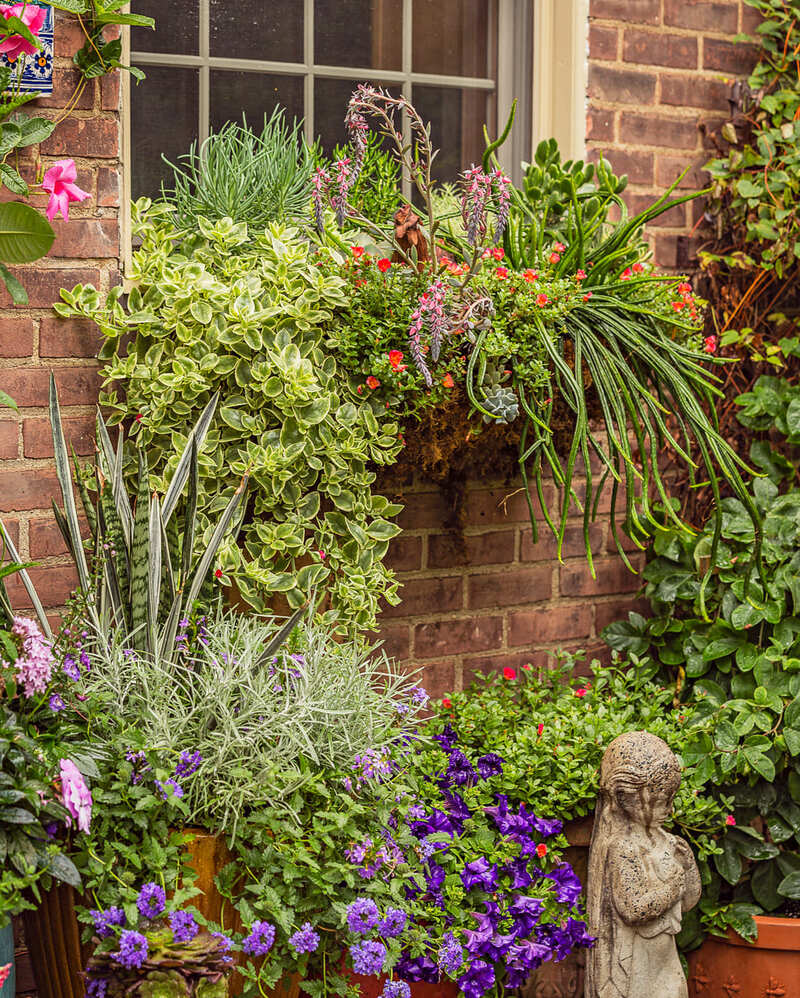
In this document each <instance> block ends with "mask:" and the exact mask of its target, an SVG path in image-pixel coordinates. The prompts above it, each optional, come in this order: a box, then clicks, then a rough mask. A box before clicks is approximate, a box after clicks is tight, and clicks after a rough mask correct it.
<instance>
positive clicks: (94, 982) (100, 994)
mask: <svg viewBox="0 0 800 998" xmlns="http://www.w3.org/2000/svg"><path fill="white" fill-rule="evenodd" d="M107 993H108V978H107V977H93V978H92V979H91V980H90V981H87V982H86V998H106V995H107Z"/></svg>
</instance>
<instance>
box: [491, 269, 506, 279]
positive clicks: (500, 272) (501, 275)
mask: <svg viewBox="0 0 800 998" xmlns="http://www.w3.org/2000/svg"><path fill="white" fill-rule="evenodd" d="M494 273H495V277H497V279H498V280H500V281H504V280H505V279H506V278H507V277H508V267H497V268H495V272H494Z"/></svg>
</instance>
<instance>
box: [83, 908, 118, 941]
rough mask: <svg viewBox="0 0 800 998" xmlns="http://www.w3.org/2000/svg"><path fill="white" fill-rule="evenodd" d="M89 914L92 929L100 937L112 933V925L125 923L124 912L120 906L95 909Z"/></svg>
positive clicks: (104, 937)
mask: <svg viewBox="0 0 800 998" xmlns="http://www.w3.org/2000/svg"><path fill="white" fill-rule="evenodd" d="M89 914H90V915H91V916H92V921H93V922H94V931H95V932H96V933H97V935H98V936H99V937H100V938H101V939H107V938H108V937H109V936H111V935H113V934H114V930H113V928H112V926H114V925H124V924H125V912H124V911H123V910H122V908H106V910H105V911H98V910H97V909H95V910H93V911H90V912H89Z"/></svg>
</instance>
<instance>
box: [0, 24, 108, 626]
mask: <svg viewBox="0 0 800 998" xmlns="http://www.w3.org/2000/svg"><path fill="white" fill-rule="evenodd" d="M81 45H82V35H81V32H80V30H79V28H78V25H77V22H75V21H74V20H73V19H71V18H67V17H65V16H61V15H59V14H57V20H56V37H55V56H56V58H55V66H54V73H53V75H54V92H53V96H52V97H43V98H39V99H38V100H36V101H33V102H31V103H30V104H28V105H27V108H26V110H27V111H29V112H31V113H37V114H41V115H43V116H46V117H49V118H53V119H58V118H59V117H60V115H61V113H62V111H63V109H64V108H65V107H66V106H67V104H68V103H69V101H70V99H71V98H72V96H73V94H74V92H75V87H76V84H77V82H78V72H77V70H76V69H75V68H74V66H73V65H72V55H73V54H74V53H75V52H76V51H77V50H78V49H79V48H80V47H81ZM119 140H120V121H119V78H118V76H111V77H106V78H104V79H103V80H102V81H94V82H92V83H90V84H88V85H87V86H86V88H85V90H84V91H83V93H82V95H81V97H80V99H79V100H78V102H77V104H76V109H75V111H74V113H73V115H72V116H71V117H70V118H68V119H66V120H65V121H63V122H61V124H59V125H58V127H57V128H56V130H55V131H54V132H53V134H52V135H51V136H50V138H49V139H47V141H46V142H43V143H42V145H41V146H40V147H39V148H38V149H36V148H35V147H34V149H33V150H31V152H32V156H31V157H29V158H28V161H27V162H26V163H25V164H24V171H23V172H25V173H26V175H27V178H28V179H29V180H33V178H34V174H35V167H36V164H37V163H39V164H41V167H42V168H43V169H45V170H46V169H47V168H48V167H49V166H50V165H51V164H52V163H53V162H54V161H55V160H57V159H60V158H64V157H71V158H73V159H74V160H75V162H76V165H77V167H78V186H80V187H82V188H83V189H84V190H86V191H89V192H90V194H91V198H90V199H88V200H86V201H84V202H83V203H81V204H74V205H72V206H71V211H70V218H69V221H68V222H65V221H63V220H61V217H60V216H59V218H58V219H57V220H56V221H55V222H54V228H55V230H56V241H55V244H54V246H53V249H52V251H51V253H50V255H49V256H48V257H46V258H45V259H44V260H41V261H38V262H37V263H36V264H33V265H31V266H27V267H19V268H17V269H16V271H15V272H16V274H17V276H18V277H19V279H20V280H21V281H22V283H23V284H24V285H25V288H26V289H27V291H28V296H29V298H30V306H29V307H27V308H13V307H12V306H11V305H10V302H9V299H8V296H7V295H6V293H5V291H3V292H2V293H0V388H2V389H3V390H4V391H6V392H8V394H9V395H11V396H12V398H14V399H15V400H16V402H17V404H18V405H19V414H18V415H17V414H15V413H12V412H10V411H9V410H8V409H3V410H0V515H2V517H3V520H4V522H5V523H6V525H7V526H8V527H9V528H10V530H11V532H12V534H13V536H14V540H15V543H17V546H18V548H19V551H20V554H21V555H22V557H23V559H24V560H28V559H30V560H34V561H36V562H38V563H39V565H40V567H38V568H35V569H33V570H32V572H31V574H32V576H33V578H34V582H36V583H37V584H38V588H40V590H41V591H42V593H43V595H44V596H45V597H46V603H47V605H48V606H59V605H61V604H62V603H63V602H64V600H65V598H66V596H67V595H68V594H69V591H70V589H71V588H72V585H73V582H74V579H73V576H72V572H71V571H70V569H69V568H68V567H66V566H64V564H63V558H62V557H61V556H62V555H63V554H64V547H63V545H62V544H61V541H60V536H59V534H58V531H57V529H56V528H55V525H54V523H53V519H52V515H51V513H50V512H48V510H49V506H50V498H51V496H54V495H56V494H57V492H58V488H57V485H56V482H55V474H54V471H53V463H52V460H51V458H52V454H53V446H52V440H51V437H50V428H49V421H48V417H47V398H48V379H49V374H50V371H51V370H52V371H54V372H55V375H56V382H57V384H58V387H59V392H60V397H61V405H62V407H63V417H64V423H65V427H66V431H67V436H68V438H69V442H71V443H72V445H73V446H74V447H75V450H76V452H77V453H78V454H80V455H88V454H91V453H92V451H93V449H94V444H93V441H92V435H93V431H92V427H93V423H94V404H95V400H96V397H97V389H98V379H97V375H96V364H95V362H94V360H93V359H92V358H93V357H94V355H95V353H96V350H97V345H98V336H97V333H96V332H95V331H94V330H93V329H92V328H89V327H88V326H86V325H81V323H76V322H69V323H68V322H63V321H61V320H60V319H57V318H56V317H55V316H54V314H53V312H52V309H51V306H52V304H53V302H54V301H57V300H58V297H59V290H60V289H61V288H62V287H64V288H70V287H72V286H73V285H74V284H76V283H79V282H80V283H92V284H94V285H95V286H96V287H98V288H100V289H101V290H102V291H107V290H108V289H109V288H110V287H111V286H112V285H113V284H114V283H116V282H117V281H118V280H119V243H120V237H119V188H120V183H119V176H120V170H119V166H120V164H119V150H120V141H119ZM6 193H7V192H6ZM32 200H33V203H34V204H36V205H37V206H39V207H44V205H45V204H46V196H45V195H37V196H34V197H33V199H32ZM59 562H61V564H59ZM9 590H10V591H11V595H12V597H13V599H14V602H15V604H16V605H17V606H25V605H26V603H27V599H26V596H25V594H24V591H23V590H22V588H21V586H19V584H18V583H15V582H14V581H13V580H12V581H11V582H10V583H9Z"/></svg>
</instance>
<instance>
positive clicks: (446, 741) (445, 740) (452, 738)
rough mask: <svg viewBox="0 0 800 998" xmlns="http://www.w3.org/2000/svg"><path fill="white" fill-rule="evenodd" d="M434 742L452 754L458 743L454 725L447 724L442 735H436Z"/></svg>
mask: <svg viewBox="0 0 800 998" xmlns="http://www.w3.org/2000/svg"><path fill="white" fill-rule="evenodd" d="M433 740H434V741H435V742H438V743H439V744H440V745H441V746H442V748H443V749H444V751H445V752H450V751H452V749H453V746H454V745H455V743H456V742H457V741H458V738H457V737H456V733H455V731H454V730H453V726H452V724H445V726H444V729H443V730H442V733H441V734H440V735H434V736H433Z"/></svg>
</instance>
